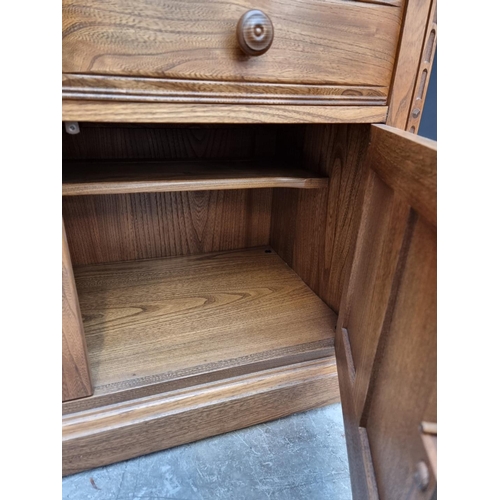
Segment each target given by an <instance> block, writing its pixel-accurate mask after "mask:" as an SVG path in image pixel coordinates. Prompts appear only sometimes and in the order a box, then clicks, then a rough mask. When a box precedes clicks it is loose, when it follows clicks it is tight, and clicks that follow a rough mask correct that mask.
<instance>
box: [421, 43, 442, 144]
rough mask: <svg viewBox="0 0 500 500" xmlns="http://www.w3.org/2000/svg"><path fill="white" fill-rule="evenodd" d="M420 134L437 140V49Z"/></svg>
mask: <svg viewBox="0 0 500 500" xmlns="http://www.w3.org/2000/svg"><path fill="white" fill-rule="evenodd" d="M418 135H421V136H422V137H427V138H428V139H433V140H435V141H437V50H436V55H435V56H434V62H433V64H432V70H431V79H430V80H429V86H428V87H427V95H426V97H425V103H424V111H423V113H422V119H421V120H420V128H419V129H418Z"/></svg>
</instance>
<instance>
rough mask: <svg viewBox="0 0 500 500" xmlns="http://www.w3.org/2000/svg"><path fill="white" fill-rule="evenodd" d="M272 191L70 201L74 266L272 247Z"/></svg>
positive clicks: (67, 206)
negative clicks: (264, 246) (269, 245)
mask: <svg viewBox="0 0 500 500" xmlns="http://www.w3.org/2000/svg"><path fill="white" fill-rule="evenodd" d="M271 202H272V190H271V189H236V190H228V191H187V192H182V193H138V194H119V195H97V196H65V197H64V198H63V215H64V217H65V219H66V221H67V233H68V243H69V247H70V250H71V255H72V258H73V264H74V265H79V264H97V263H105V262H119V261H128V260H137V259H153V258H158V257H173V256H179V255H194V254H200V253H206V252H217V251H223V250H233V249H238V248H248V247H254V246H259V245H267V244H269V230H270V225H271Z"/></svg>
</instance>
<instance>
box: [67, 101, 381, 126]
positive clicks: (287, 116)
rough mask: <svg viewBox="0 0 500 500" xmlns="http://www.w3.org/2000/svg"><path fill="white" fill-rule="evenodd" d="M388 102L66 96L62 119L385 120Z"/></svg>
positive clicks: (197, 120) (113, 120)
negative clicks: (319, 103)
mask: <svg viewBox="0 0 500 500" xmlns="http://www.w3.org/2000/svg"><path fill="white" fill-rule="evenodd" d="M386 116H387V107H386V106H310V105H304V106H299V105H282V106H274V105H270V104H267V105H263V104H262V105H253V104H204V103H199V104H190V103H184V104H180V103H176V104H170V103H162V102H159V103H152V102H114V101H103V102H99V101H90V100H89V101H85V100H68V99H65V100H63V103H62V119H63V121H83V122H114V123H117V122H121V123H385V119H386Z"/></svg>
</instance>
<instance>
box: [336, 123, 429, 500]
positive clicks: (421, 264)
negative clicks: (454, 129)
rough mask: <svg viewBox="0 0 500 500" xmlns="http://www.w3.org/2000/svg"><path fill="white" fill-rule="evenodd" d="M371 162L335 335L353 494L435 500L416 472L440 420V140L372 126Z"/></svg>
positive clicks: (423, 460) (426, 462) (363, 496)
mask: <svg viewBox="0 0 500 500" xmlns="http://www.w3.org/2000/svg"><path fill="white" fill-rule="evenodd" d="M367 162H368V165H367V166H368V181H367V184H366V189H365V193H364V197H363V204H362V209H361V223H360V230H359V233H358V238H357V243H356V249H355V252H354V254H353V256H352V267H351V273H350V277H349V280H348V284H347V286H346V289H345V290H344V293H343V296H342V301H341V306H340V311H339V320H338V323H337V330H336V339H335V344H336V345H335V346H336V352H337V360H338V366H339V382H340V390H341V397H342V404H343V411H344V422H345V427H346V438H347V446H348V452H349V465H350V468H351V482H352V486H353V495H354V498H355V499H364V498H371V499H374V498H381V499H393V498H394V499H399V498H430V496H431V495H432V494H433V492H434V490H435V478H434V476H433V474H432V473H431V474H430V476H431V477H430V479H429V481H428V485H427V486H426V487H425V491H421V490H420V489H419V486H418V485H417V482H416V481H415V478H414V472H415V468H416V467H417V463H418V462H420V461H421V462H422V463H423V465H422V464H420V465H419V466H418V467H420V469H422V467H424V466H425V467H428V466H429V463H428V459H427V455H426V453H425V449H424V446H423V444H422V443H423V441H422V437H421V430H420V423H421V422H422V421H423V420H424V417H425V418H429V415H434V416H435V409H434V410H433V408H432V407H434V408H435V397H434V398H432V392H433V391H435V382H436V143H435V142H433V141H428V140H425V139H421V138H418V137H416V136H414V135H412V134H409V133H406V132H403V131H400V130H397V129H393V128H391V127H387V126H384V125H374V126H372V131H371V142H370V147H369V150H368V154H367ZM429 470H430V467H429ZM420 487H422V484H420Z"/></svg>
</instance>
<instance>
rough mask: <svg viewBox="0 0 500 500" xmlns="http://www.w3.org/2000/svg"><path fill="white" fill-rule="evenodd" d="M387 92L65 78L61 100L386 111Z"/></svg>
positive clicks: (356, 88) (335, 87)
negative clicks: (361, 107) (375, 108)
mask: <svg viewBox="0 0 500 500" xmlns="http://www.w3.org/2000/svg"><path fill="white" fill-rule="evenodd" d="M387 95H388V87H375V86H346V85H294V84H273V83H251V82H245V83H242V82H217V81H196V80H173V79H172V80H170V79H156V78H132V77H119V76H116V77H115V76H111V77H110V76H93V75H92V76H91V75H80V74H64V75H63V99H67V100H75V99H76V100H91V101H96V100H98V101H125V102H127V101H128V102H165V103H206V104H294V105H308V106H314V105H318V106H328V105H337V106H356V105H366V106H384V105H385V104H386V102H387Z"/></svg>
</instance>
